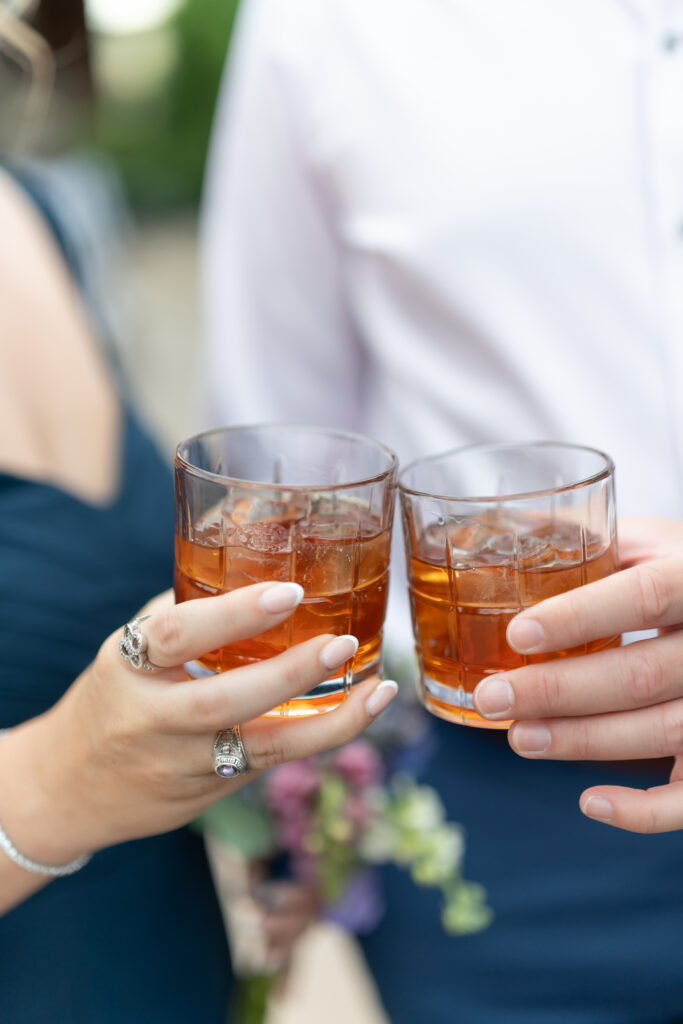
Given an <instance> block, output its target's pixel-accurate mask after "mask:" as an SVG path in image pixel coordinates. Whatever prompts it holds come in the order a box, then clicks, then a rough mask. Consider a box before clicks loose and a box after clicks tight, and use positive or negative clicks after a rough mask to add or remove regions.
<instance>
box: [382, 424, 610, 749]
mask: <svg viewBox="0 0 683 1024" xmlns="http://www.w3.org/2000/svg"><path fill="white" fill-rule="evenodd" d="M399 491H400V497H401V509H402V515H403V525H404V533H405V544H406V558H407V564H408V580H409V589H410V600H411V608H412V616H413V628H414V633H415V645H416V651H417V657H418V662H419V671H420V679H419V692H420V697H421V700H422V702H423V704H424V705H425V707H426V708H427V709H428V710H429V711H431V712H432V713H433V714H435V715H437V716H438V717H440V718H445V719H446V720H448V721H451V722H458V723H461V724H463V725H475V726H483V727H486V728H492V729H504V728H507V727H508V726H509V725H510V723H509V722H488V721H485V720H484V719H483V718H481V717H480V715H478V714H477V712H476V711H475V710H474V706H473V703H472V692H473V690H474V688H475V686H476V685H477V683H478V682H479V681H480V680H481V679H482V678H483V677H484V676H486V675H492V674H493V673H496V672H500V671H504V670H509V669H514V668H518V667H520V666H522V665H526V664H530V663H533V662H537V661H544V660H549V659H551V658H564V657H570V656H572V655H577V654H585V653H589V652H591V651H595V650H600V649H602V648H607V647H613V646H617V645H618V644H619V642H620V638H619V637H618V636H612V637H606V638H605V639H604V640H600V641H596V642H594V643H591V644H585V645H582V646H581V647H578V648H574V649H571V650H565V651H557V652H554V653H552V654H541V655H521V654H517V653H516V652H515V651H513V650H512V648H511V647H509V646H508V644H507V642H506V637H505V634H506V629H507V625H508V623H509V622H510V620H511V619H512V618H513V616H515V615H516V614H517V613H518V612H519V611H521V610H522V609H523V608H528V607H529V606H530V605H533V604H536V603H537V602H538V601H542V600H544V599H545V598H547V597H551V596H552V595H553V594H559V593H562V592H563V591H566V590H570V589H572V588H573V587H578V586H581V585H582V584H584V583H589V582H591V581H593V580H597V579H600V578H601V577H603V576H607V575H608V574H609V573H612V572H614V571H615V570H616V568H617V561H618V560H617V539H616V511H615V502H614V465H613V463H612V460H611V459H610V458H609V456H607V455H605V454H603V453H602V452H599V451H596V450H594V449H592V448H583V447H578V446H574V445H567V444H556V443H550V442H547V443H545V442H538V443H533V444H489V445H472V446H470V447H467V448H460V449H457V450H455V451H451V452H447V453H446V454H443V455H436V456H433V457H432V458H426V459H418V460H417V461H416V462H413V463H411V464H410V465H408V466H407V467H406V468H405V469H404V470H403V471H402V472H401V474H400V479H399Z"/></svg>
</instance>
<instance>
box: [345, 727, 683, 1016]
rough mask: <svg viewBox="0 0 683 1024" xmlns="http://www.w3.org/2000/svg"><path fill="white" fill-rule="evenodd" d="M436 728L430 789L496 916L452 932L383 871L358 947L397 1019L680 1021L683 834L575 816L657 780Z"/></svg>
mask: <svg viewBox="0 0 683 1024" xmlns="http://www.w3.org/2000/svg"><path fill="white" fill-rule="evenodd" d="M434 732H435V737H436V741H437V750H436V754H435V757H434V759H433V761H432V763H431V764H430V766H429V769H428V770H427V771H426V772H425V778H424V781H426V782H429V783H431V784H432V785H435V786H436V788H437V789H438V790H439V792H440V793H441V796H442V798H443V800H444V803H445V804H446V807H447V809H448V815H449V818H450V819H451V820H454V821H459V822H461V823H462V824H463V825H464V826H465V828H466V830H467V852H466V863H465V876H466V877H468V878H471V879H473V880H476V881H478V882H481V883H482V884H483V885H484V886H485V887H486V889H487V890H488V895H489V902H490V904H491V906H492V907H493V910H494V911H495V915H496V916H495V920H494V922H493V924H492V925H491V927H490V928H489V929H488V930H487V931H485V932H482V933H481V934H479V935H474V936H469V937H457V938H455V937H447V936H446V935H445V934H444V933H443V930H442V929H441V925H440V921H439V898H438V896H437V895H436V894H435V893H434V892H433V891H430V890H424V889H418V888H417V887H416V886H415V885H414V884H413V883H412V882H411V881H410V879H409V878H408V877H407V876H406V874H405V873H403V872H399V871H396V870H387V871H386V872H384V882H385V895H386V898H387V906H388V910H387V914H386V916H385V918H384V919H383V921H382V922H381V924H380V926H379V928H378V929H377V931H376V932H374V934H372V935H370V936H368V937H367V938H366V939H365V940H364V943H363V944H364V948H365V952H366V955H367V958H368V960H369V963H370V966H371V968H372V970H373V971H374V973H375V977H376V978H377V981H378V983H379V986H380V990H381V995H382V998H383V1000H384V1002H385V1005H386V1007H387V1009H388V1011H389V1016H390V1019H391V1021H392V1024H416V1022H418V1021H419V1022H420V1024H422V1022H425V1024H674V1022H681V1021H683V957H682V956H681V947H682V944H683V832H673V833H669V834H666V835H654V836H643V835H635V834H633V833H627V832H622V831H619V830H617V829H613V828H609V827H608V826H606V825H601V824H599V823H598V822H594V821H590V820H589V819H587V818H585V817H584V816H583V815H582V814H581V813H580V811H579V809H578V798H579V795H580V793H581V792H582V790H583V789H585V788H586V787H588V786H590V785H594V784H599V783H609V784H616V785H630V786H639V787H641V788H647V787H648V786H653V785H659V784H660V783H662V782H663V781H665V779H666V776H665V775H663V774H661V773H660V774H659V775H657V774H655V773H654V770H651V771H650V772H648V771H646V770H644V769H643V767H642V766H641V767H639V766H638V764H637V763H634V764H633V765H632V767H631V766H623V765H622V766H609V765H604V764H603V765H597V766H596V765H588V764H571V763H562V762H551V761H548V762H545V761H544V762H538V761H531V760H524V759H523V758H521V757H517V755H516V754H514V753H513V752H512V751H511V750H510V748H509V747H508V745H507V740H506V737H505V735H503V734H501V733H498V732H489V731H486V730H482V729H474V728H468V727H464V726H459V725H451V724H448V723H446V722H441V721H439V720H437V719H434ZM660 772H661V767H660Z"/></svg>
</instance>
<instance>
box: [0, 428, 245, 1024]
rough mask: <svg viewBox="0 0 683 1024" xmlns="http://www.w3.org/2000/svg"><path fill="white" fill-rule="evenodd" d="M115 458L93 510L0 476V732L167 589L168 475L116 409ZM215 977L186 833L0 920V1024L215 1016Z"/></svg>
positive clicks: (133, 852) (125, 854)
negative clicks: (108, 484) (104, 493)
mask: <svg viewBox="0 0 683 1024" xmlns="http://www.w3.org/2000/svg"><path fill="white" fill-rule="evenodd" d="M121 456H122V465H121V490H120V493H119V495H118V498H117V499H116V501H115V502H114V503H113V504H112V505H111V506H109V507H107V508H94V507H91V506H89V505H87V504H84V503H83V502H81V501H78V500H76V499H75V498H73V497H71V496H70V495H69V494H67V493H65V492H64V491H62V490H60V489H59V488H56V487H52V486H49V485H45V484H40V483H35V482H33V481H29V480H25V479H21V478H18V477H16V476H12V475H8V474H3V473H0V727H3V726H12V725H15V724H17V723H19V722H22V721H24V720H26V719H28V718H31V717H33V716H34V715H37V714H40V713H41V712H42V711H44V710H46V709H47V708H49V707H50V706H51V705H52V704H53V703H54V702H55V701H56V700H57V699H58V698H59V697H60V695H61V694H62V693H63V692H64V691H65V690H66V688H67V687H68V686H69V685H70V683H71V682H72V681H73V680H74V679H75V678H76V676H78V675H79V673H80V672H81V671H82V670H83V668H84V667H85V666H86V665H87V664H88V663H89V662H90V661H91V660H92V658H93V657H94V655H95V654H96V652H97V649H98V647H99V645H100V644H101V642H102V641H103V640H104V639H105V637H106V636H107V635H108V634H109V633H110V632H112V631H113V630H114V629H116V628H117V627H118V626H121V625H122V624H123V623H124V622H126V621H128V620H129V619H130V618H131V617H132V616H133V615H134V614H135V613H136V611H137V610H138V609H139V608H140V606H141V605H142V604H143V603H144V602H145V601H146V600H147V599H148V598H150V597H151V596H152V595H154V594H155V593H158V592H159V591H162V590H164V589H166V588H167V587H169V586H170V585H171V581H172V580H171V578H172V542H173V488H172V482H171V474H170V472H169V470H168V468H167V467H166V466H165V465H164V464H163V462H162V461H161V459H160V457H159V455H158V454H157V452H156V450H155V448H154V447H153V445H152V444H151V442H150V441H149V439H148V438H147V437H146V436H145V435H144V434H143V433H142V432H141V430H140V429H139V427H138V426H137V424H136V422H135V420H134V419H133V418H132V417H131V416H130V415H127V416H126V419H125V425H124V432H123V438H122V452H121ZM0 742H1V741H0ZM229 978H230V969H229V959H228V951H227V948H226V940H225V934H224V929H223V925H222V921H221V916H220V911H219V907H218V905H217V901H216V897H215V893H214V889H213V886H212V882H211V878H210V874H209V868H208V864H207V861H206V857H205V855H204V850H203V846H202V843H201V841H200V840H199V839H198V838H197V837H196V836H194V835H192V834H191V833H190V832H189V831H187V830H186V829H181V830H179V831H176V832H172V833H169V834H167V835H163V836H158V837H154V838H151V839H144V840H138V841H136V842H130V843H125V844H122V845H120V846H117V847H113V848H111V849H108V850H104V851H102V852H100V853H97V854H96V855H95V856H94V857H93V859H92V861H91V862H90V863H89V864H88V865H87V866H86V867H85V868H84V869H83V870H82V871H80V872H79V873H78V874H76V875H73V876H71V877H69V878H63V879H57V880H55V881H54V882H52V883H51V884H50V885H49V886H47V887H46V888H45V889H43V890H41V891H39V892H37V893H36V894H34V895H33V896H31V897H30V898H29V899H28V900H27V901H26V902H25V903H23V904H21V905H19V906H18V907H16V908H15V909H14V910H12V911H10V912H9V913H8V914H6V915H5V916H4V917H0V1021H1V1022H2V1024H123V1022H130V1024H157V1022H158V1024H162V1022H163V1024H176V1022H177V1024H181V1022H182V1024H186V1022H187V1021H190V1020H196V1021H201V1022H202V1024H223V1022H224V1019H225V1006H226V1001H227V998H228V987H229Z"/></svg>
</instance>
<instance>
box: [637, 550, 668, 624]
mask: <svg viewBox="0 0 683 1024" xmlns="http://www.w3.org/2000/svg"><path fill="white" fill-rule="evenodd" d="M634 580H635V601H636V609H637V611H638V614H639V616H640V618H641V619H642V621H643V622H644V623H652V624H653V625H656V624H657V623H658V622H661V621H662V620H663V619H665V618H666V614H667V612H668V611H669V609H670V607H671V601H672V594H671V586H670V584H669V581H668V576H667V573H666V572H665V571H664V570H663V569H662V568H661V567H660V566H657V565H643V566H640V567H639V569H638V570H637V572H636V573H635V574H634Z"/></svg>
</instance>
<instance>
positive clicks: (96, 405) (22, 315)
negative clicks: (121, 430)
mask: <svg viewBox="0 0 683 1024" xmlns="http://www.w3.org/2000/svg"><path fill="white" fill-rule="evenodd" d="M0 308H1V309H2V313H3V315H2V322H1V324H0V470H5V471H10V472H14V473H17V474H19V475H26V476H30V477H34V478H37V479H43V480H49V481H50V482H55V483H58V484H59V485H61V486H64V487H65V488H70V489H72V490H74V492H76V493H78V494H79V495H82V496H83V497H86V498H87V499H88V500H93V501H97V500H106V496H107V494H108V493H109V492H110V490H111V488H112V486H113V480H112V474H113V473H114V470H113V467H112V462H113V452H114V450H115V438H116V431H117V427H118V403H117V400H116V397H115V395H114V392H113V390H112V388H111V385H110V383H109V380H108V375H107V371H106V368H105V366H104V363H103V360H102V357H101V355H100V352H99V350H98V346H97V343H96V339H95V338H94V337H93V333H92V328H91V325H90V323H89V321H88V318H87V316H86V314H85V311H84V310H83V308H82V305H81V302H80V299H79V296H78V294H77V291H76V289H75V287H74V284H73V282H72V280H71V275H70V273H69V269H68V267H67V266H66V265H65V263H64V260H63V258H62V255H61V253H60V251H59V249H58V247H57V244H56V242H55V241H54V239H53V237H52V235H51V232H50V230H49V227H48V226H47V224H46V223H45V221H44V220H43V218H42V216H41V214H40V212H39V211H38V210H37V209H36V208H35V206H34V205H33V203H32V202H31V200H30V199H29V198H28V197H27V196H26V195H25V194H24V192H23V191H22V189H21V188H20V187H19V186H18V185H17V184H16V183H15V182H14V181H13V180H12V179H11V178H10V177H9V176H8V175H7V174H6V173H3V172H0ZM79 435H80V436H81V438H82V442H83V444H82V449H81V448H79V446H78V445H76V447H75V448H74V440H75V438H76V437H78V436H79ZM74 451H76V452H78V453H79V454H78V456H77V457H76V458H74V455H73V453H74ZM81 451H82V456H81ZM98 459H99V460H103V465H101V466H98ZM93 472H94V477H93V476H91V474H92V473H93Z"/></svg>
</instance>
